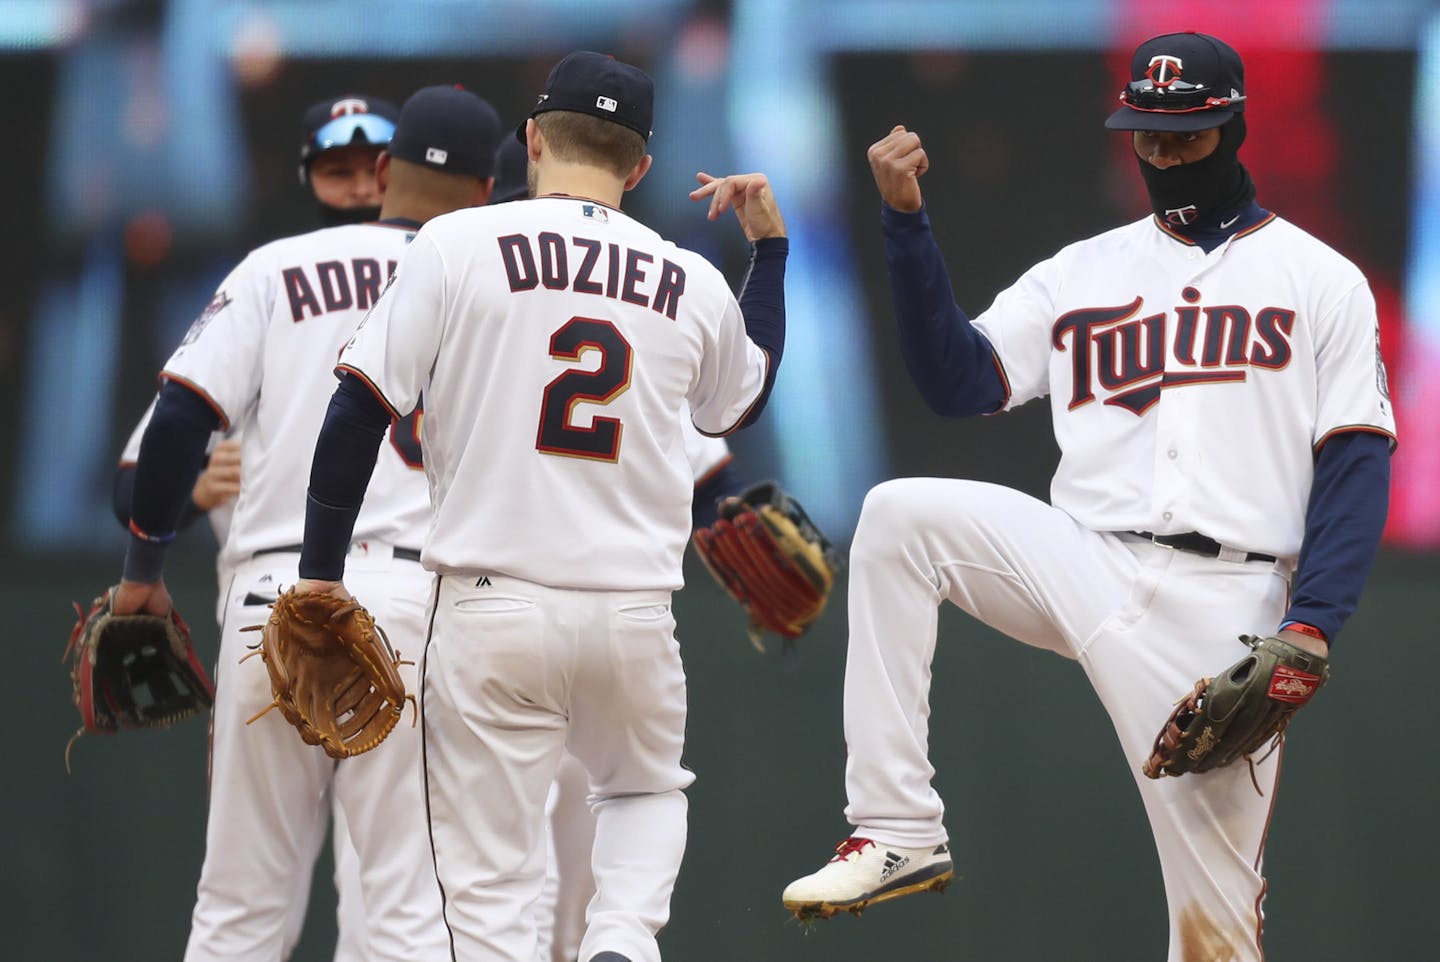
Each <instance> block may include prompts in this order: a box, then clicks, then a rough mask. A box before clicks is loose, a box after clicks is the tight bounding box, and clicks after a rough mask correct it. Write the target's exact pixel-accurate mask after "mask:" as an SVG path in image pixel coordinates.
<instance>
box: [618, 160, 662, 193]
mask: <svg viewBox="0 0 1440 962" xmlns="http://www.w3.org/2000/svg"><path fill="white" fill-rule="evenodd" d="M654 161H655V158H654V157H651V156H650V155H649V154H646V155H645V156H644V157H641V158H640V163H638V164H636V165H635V169H634V170H632V171H630V176H629V177H626V178H625V189H626V190H633V189H634V188H635V185H636V184H638V183H640V181H641V180H642V179H644V177H645V175H646V174H648V173H650V165H651V164H652V163H654Z"/></svg>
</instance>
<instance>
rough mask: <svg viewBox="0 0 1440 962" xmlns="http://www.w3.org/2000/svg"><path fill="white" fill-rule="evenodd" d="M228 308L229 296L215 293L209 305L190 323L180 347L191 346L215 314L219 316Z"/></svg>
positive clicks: (218, 292)
mask: <svg viewBox="0 0 1440 962" xmlns="http://www.w3.org/2000/svg"><path fill="white" fill-rule="evenodd" d="M229 306H230V295H229V294H226V293H225V292H224V291H216V292H215V296H214V297H212V298H210V303H209V304H206V305H205V309H204V310H203V311H201V312H200V314H199V316H197V317H196V318H195V320H194V321H192V322H191V323H190V330H188V331H186V332H185V337H184V339H182V340H181V341H180V346H181V347H184V346H185V345H187V344H193V343H194V342H195V339H196V338H198V337H199V336H200V332H201V331H203V330H205V325H207V324H209V323H210V321H211V319H213V318H214V317H215V315H216V314H219V313H220V312H221V311H223V310H225V308H227V307H229Z"/></svg>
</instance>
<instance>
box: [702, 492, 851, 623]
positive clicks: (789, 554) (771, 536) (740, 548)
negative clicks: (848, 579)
mask: <svg viewBox="0 0 1440 962" xmlns="http://www.w3.org/2000/svg"><path fill="white" fill-rule="evenodd" d="M719 515H720V517H719V519H718V520H716V522H715V523H714V524H713V525H711V526H710V527H708V528H701V529H699V530H697V531H696V532H695V550H696V553H698V554H699V555H700V558H701V560H702V561H704V562H705V567H706V568H708V569H709V570H710V573H711V574H712V575H713V576H714V577H715V580H716V581H718V582H719V583H720V586H721V587H722V588H724V589H725V591H726V592H727V593H728V594H729V595H730V597H732V598H734V599H735V601H736V602H737V603H738V604H739V605H740V607H741V608H743V609H745V613H746V614H747V615H748V616H749V618H750V640H751V642H752V643H753V644H754V645H755V646H756V647H757V648H761V649H762V650H763V646H762V645H761V643H760V639H761V637H762V636H763V635H764V633H765V632H767V631H768V632H774V633H775V634H777V635H780V636H781V637H782V638H785V639H787V640H793V639H795V638H798V637H800V636H801V635H803V634H804V633H805V631H806V630H807V629H808V628H809V627H810V625H811V624H813V623H814V621H815V619H817V618H819V617H820V613H821V612H822V611H824V610H825V603H826V601H828V600H829V598H830V589H831V588H832V587H834V584H835V573H836V572H837V571H838V570H839V569H840V563H841V562H840V555H839V553H838V552H837V551H836V550H835V548H834V547H833V546H832V545H831V544H830V541H829V539H827V538H826V537H825V536H824V535H823V534H821V533H820V529H819V528H817V527H816V526H815V523H814V522H813V521H811V520H810V518H809V516H808V515H807V514H806V513H805V510H804V509H803V508H801V507H800V505H799V503H798V502H796V501H795V499H794V498H792V497H790V496H789V495H787V494H786V493H785V492H784V491H783V490H781V488H780V486H779V485H778V484H776V483H775V482H773V481H765V482H762V483H760V484H757V485H754V486H752V487H750V488H748V489H746V490H745V491H744V492H743V493H742V494H741V495H740V496H739V497H730V498H724V499H722V500H721V501H720V505H719Z"/></svg>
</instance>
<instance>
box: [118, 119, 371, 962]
mask: <svg viewBox="0 0 1440 962" xmlns="http://www.w3.org/2000/svg"><path fill="white" fill-rule="evenodd" d="M398 116H399V109H398V108H397V107H395V106H394V105H393V104H391V103H390V102H389V101H386V100H382V99H380V98H379V97H372V96H370V95H368V94H355V93H350V94H343V95H340V96H337V97H329V98H327V99H325V100H321V101H319V102H317V103H314V104H311V105H310V106H309V107H307V108H306V109H305V111H304V113H303V114H302V115H301V138H300V151H299V175H300V183H301V186H303V187H305V189H306V193H307V194H308V195H309V196H310V197H311V199H312V200H313V201H314V203H315V205H316V208H317V211H318V213H319V219H320V221H321V222H322V223H324V224H327V225H336V224H342V223H357V224H358V223H364V222H366V221H373V220H376V219H378V218H379V216H380V188H379V186H378V185H377V184H376V181H375V162H376V161H377V160H378V159H379V156H380V152H381V151H382V150H384V149H385V147H386V145H388V144H389V143H390V138H391V136H392V135H393V134H394V132H395V120H396V119H397V118H398ZM154 408H155V405H154V402H153V401H152V402H151V404H150V407H149V408H147V409H146V411H145V413H144V415H143V416H142V417H141V418H140V422H139V423H138V424H137V425H136V426H135V429H134V430H133V431H132V432H131V433H130V438H129V440H128V441H127V442H126V444H125V448H124V450H123V452H122V453H121V455H120V464H119V466H118V467H117V470H116V473H115V483H114V492H113V493H114V509H115V516H116V518H117V519H119V521H120V524H121V525H122V526H128V524H129V522H130V507H131V504H130V502H131V492H132V490H133V488H134V484H135V461H136V459H137V458H138V457H139V455H140V439H141V438H142V437H143V436H144V433H145V429H146V428H147V427H148V426H149V424H150V417H151V414H152V412H153V411H154ZM211 443H212V447H211V449H210V454H209V457H208V458H207V460H206V464H205V469H204V470H203V471H201V473H200V477H199V478H198V479H196V481H195V488H194V490H193V491H192V492H191V497H190V504H189V505H188V506H187V507H186V510H185V512H184V513H183V514H182V516H181V520H180V527H182V528H184V527H188V526H189V525H190V524H191V523H192V522H193V521H194V520H195V519H196V518H198V517H200V516H201V515H205V516H206V518H207V519H208V520H209V522H210V526H211V528H212V529H213V531H214V534H215V540H216V542H217V543H218V544H220V545H224V544H225V539H226V536H227V534H228V532H229V528H230V520H231V517H232V515H233V512H234V499H235V497H236V495H238V494H239V493H240V467H241V465H240V449H241V445H240V438H239V436H238V434H236V433H235V432H233V431H232V432H231V433H230V434H229V435H226V434H223V433H219V432H217V433H216V434H215V435H214V437H213V438H212V442H211ZM216 567H217V569H218V570H217V574H218V580H219V586H220V590H219V592H218V595H217V598H216V620H217V622H223V621H224V609H225V600H226V595H227V593H228V588H229V579H230V575H229V572H228V570H227V569H226V566H225V565H224V564H223V563H220V561H219V559H218V558H217V565H216ZM332 814H333V819H334V858H335V887H336V890H337V892H338V894H339V900H338V904H337V907H336V929H337V939H336V945H335V962H360V960H361V959H363V958H364V945H365V934H364V933H365V929H366V922H365V910H364V904H363V902H362V901H361V897H360V891H359V886H360V882H359V866H358V862H357V859H356V856H355V847H354V846H353V845H351V844H350V837H349V833H348V832H346V831H345V827H344V811H343V809H341V808H340V806H339V805H333V807H332ZM316 827H317V831H316V834H315V838H314V841H313V844H312V845H311V847H312V848H313V851H314V855H315V856H318V855H319V851H320V846H321V845H322V844H323V843H324V837H325V824H324V822H323V821H320V822H317V823H316ZM313 864H314V857H313V856H312V858H311V859H310V862H309V863H308V866H309V867H308V868H307V869H306V870H305V871H302V872H299V873H298V874H297V875H296V876H295V883H294V884H295V893H294V897H293V898H292V900H291V902H290V913H289V917H288V918H287V921H286V924H285V938H284V947H283V951H282V953H281V957H282V958H289V956H290V954H291V952H292V951H293V950H294V947H295V944H296V943H297V942H298V941H299V939H300V933H301V930H302V928H303V926H304V922H305V910H306V906H307V905H308V903H309V899H310V878H311V872H310V870H309V869H310V868H313Z"/></svg>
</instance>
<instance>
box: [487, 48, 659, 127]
mask: <svg viewBox="0 0 1440 962" xmlns="http://www.w3.org/2000/svg"><path fill="white" fill-rule="evenodd" d="M551 110H569V111H573V112H575V113H580V114H589V115H590V116H592V117H599V118H600V119H602V120H608V121H610V122H611V123H616V124H620V125H621V126H622V127H629V128H630V129H631V130H633V131H635V132H636V133H637V134H639V135H640V136H641V137H643V138H645V140H647V141H648V140H649V139H650V122H651V121H652V120H653V119H654V115H655V84H654V83H653V82H652V81H651V79H650V76H649V75H648V74H646V73H645V71H643V70H641V69H640V68H639V67H635V66H632V65H631V64H628V63H623V62H621V61H619V60H616V59H615V58H614V57H611V56H609V55H608V54H603V53H595V52H594V51H592V50H576V51H574V52H573V53H569V54H566V55H565V57H564V58H562V59H561V60H560V62H559V63H557V64H556V65H555V66H554V68H553V69H552V70H551V71H550V77H549V78H548V79H547V80H546V82H545V92H544V93H543V94H541V95H540V100H539V101H538V102H537V103H536V104H535V109H534V110H532V111H530V116H531V117H538V116H539V115H540V114H543V113H546V112H548V111H551ZM515 139H516V140H519V141H520V142H521V143H522V144H523V143H524V142H525V125H524V124H521V125H520V126H519V128H518V129H516V131H515Z"/></svg>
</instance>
